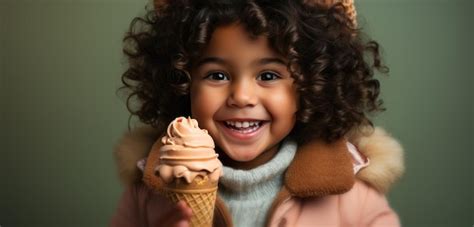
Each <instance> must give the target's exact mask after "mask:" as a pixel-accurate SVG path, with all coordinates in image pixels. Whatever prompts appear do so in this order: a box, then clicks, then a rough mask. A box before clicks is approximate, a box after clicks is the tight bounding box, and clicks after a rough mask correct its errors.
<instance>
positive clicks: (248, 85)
mask: <svg viewBox="0 0 474 227" xmlns="http://www.w3.org/2000/svg"><path fill="white" fill-rule="evenodd" d="M257 102H258V97H257V91H256V88H255V83H254V82H253V81H250V80H248V79H244V80H239V81H235V82H234V83H233V84H232V85H231V87H230V94H229V97H228V98H227V105H229V106H232V107H238V108H244V107H252V106H255V105H256V104H257Z"/></svg>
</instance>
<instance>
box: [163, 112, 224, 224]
mask: <svg viewBox="0 0 474 227" xmlns="http://www.w3.org/2000/svg"><path fill="white" fill-rule="evenodd" d="M161 142H162V144H163V146H161V147H160V148H159V160H157V167H156V169H155V171H156V175H157V176H159V177H160V179H161V180H162V181H163V184H162V188H161V190H160V191H161V193H162V194H163V195H164V196H166V197H168V199H170V200H171V201H172V202H175V203H177V202H179V201H181V200H183V201H184V202H186V204H187V205H188V206H189V207H190V208H191V209H192V212H193V214H192V217H191V220H190V224H191V226H192V227H211V226H212V222H213V216H214V204H215V201H216V193H217V184H218V180H219V177H220V176H221V175H222V163H221V162H220V161H219V159H218V158H217V157H218V155H217V153H216V152H215V150H214V141H213V140H212V138H211V136H210V135H209V134H208V132H207V131H206V130H204V129H200V128H199V127H198V123H197V121H196V120H194V119H191V118H184V117H179V118H176V119H175V120H174V121H173V122H171V123H170V125H169V126H168V129H167V134H166V135H165V136H163V137H162V138H161Z"/></svg>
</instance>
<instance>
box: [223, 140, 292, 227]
mask: <svg viewBox="0 0 474 227" xmlns="http://www.w3.org/2000/svg"><path fill="white" fill-rule="evenodd" d="M296 148H297V146H296V143H295V142H293V141H288V140H286V141H284V142H283V144H282V145H281V147H280V150H279V151H278V153H277V154H276V155H275V157H273V158H272V159H271V160H270V161H269V162H267V163H265V164H263V165H261V166H259V167H257V168H254V169H251V170H238V169H233V168H230V167H226V166H224V168H223V169H224V175H223V176H222V177H221V178H220V179H219V195H220V196H221V198H222V199H223V200H224V202H225V203H226V205H227V207H228V208H229V211H230V213H231V215H232V220H233V222H234V226H236V227H249V226H252V227H253V226H255V227H259V226H264V224H265V219H266V217H267V215H268V210H269V209H270V205H271V203H272V202H273V200H274V199H275V196H276V194H277V193H278V192H279V191H280V189H281V187H282V185H283V174H284V172H285V170H286V169H287V168H288V166H289V164H290V162H291V161H292V160H293V157H294V156H295V153H296Z"/></svg>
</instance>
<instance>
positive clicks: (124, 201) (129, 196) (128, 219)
mask: <svg viewBox="0 0 474 227" xmlns="http://www.w3.org/2000/svg"><path fill="white" fill-rule="evenodd" d="M141 191H142V190H141V187H140V186H139V185H131V186H128V187H127V188H126V189H125V191H124V192H123V193H122V197H121V198H120V200H119V202H118V205H117V209H116V211H115V214H114V215H113V216H112V219H111V221H110V225H109V226H110V227H128V226H130V227H131V226H143V223H142V222H141V220H140V218H139V215H140V211H139V206H140V205H139V199H138V198H139V194H140V193H142V192H141Z"/></svg>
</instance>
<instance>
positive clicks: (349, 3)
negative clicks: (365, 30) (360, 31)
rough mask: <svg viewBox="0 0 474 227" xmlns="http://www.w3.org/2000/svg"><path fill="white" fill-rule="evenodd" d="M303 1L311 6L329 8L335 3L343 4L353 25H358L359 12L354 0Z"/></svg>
mask: <svg viewBox="0 0 474 227" xmlns="http://www.w3.org/2000/svg"><path fill="white" fill-rule="evenodd" d="M303 3H304V4H306V5H310V6H316V5H318V6H323V7H327V8H331V7H332V6H334V5H335V4H341V5H342V6H344V11H345V13H346V15H347V17H348V18H349V19H350V21H351V27H352V28H356V27H357V12H356V9H355V4H354V0H304V1H303Z"/></svg>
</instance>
